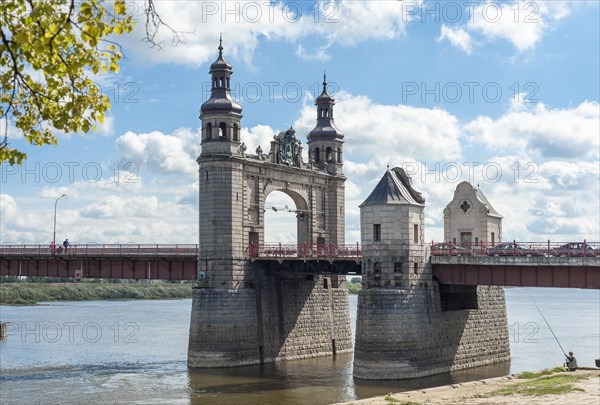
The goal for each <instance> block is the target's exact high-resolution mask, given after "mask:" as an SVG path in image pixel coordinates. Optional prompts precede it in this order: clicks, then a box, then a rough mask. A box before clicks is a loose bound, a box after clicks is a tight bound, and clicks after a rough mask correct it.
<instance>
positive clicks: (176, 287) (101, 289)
mask: <svg viewBox="0 0 600 405" xmlns="http://www.w3.org/2000/svg"><path fill="white" fill-rule="evenodd" d="M191 297H192V287H191V285H190V284H173V283H152V284H134V283H128V284H125V283H122V284H115V283H91V282H87V283H59V284H50V283H2V284H0V304H5V305H35V304H36V303H38V302H41V301H96V300H118V299H141V300H157V299H178V298H191Z"/></svg>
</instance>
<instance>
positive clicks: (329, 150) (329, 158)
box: [325, 148, 333, 162]
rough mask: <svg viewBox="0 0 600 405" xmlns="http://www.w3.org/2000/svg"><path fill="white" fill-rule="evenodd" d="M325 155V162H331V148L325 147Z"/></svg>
mask: <svg viewBox="0 0 600 405" xmlns="http://www.w3.org/2000/svg"><path fill="white" fill-rule="evenodd" d="M325 155H326V156H327V162H333V154H332V153H331V148H327V149H326V152H325Z"/></svg>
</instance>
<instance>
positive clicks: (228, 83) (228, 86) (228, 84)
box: [227, 77, 230, 88]
mask: <svg viewBox="0 0 600 405" xmlns="http://www.w3.org/2000/svg"><path fill="white" fill-rule="evenodd" d="M227 88H230V82H229V77H228V78H227Z"/></svg>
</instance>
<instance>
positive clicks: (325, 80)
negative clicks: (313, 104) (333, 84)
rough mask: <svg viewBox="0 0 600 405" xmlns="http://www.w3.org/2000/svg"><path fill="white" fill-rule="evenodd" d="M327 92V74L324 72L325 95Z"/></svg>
mask: <svg viewBox="0 0 600 405" xmlns="http://www.w3.org/2000/svg"><path fill="white" fill-rule="evenodd" d="M326 92H327V72H326V71H325V70H323V93H326Z"/></svg>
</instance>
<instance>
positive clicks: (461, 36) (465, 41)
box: [437, 24, 473, 54]
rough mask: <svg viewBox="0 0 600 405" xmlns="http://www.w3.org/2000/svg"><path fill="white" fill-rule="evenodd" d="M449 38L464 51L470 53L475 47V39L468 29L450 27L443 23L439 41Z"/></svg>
mask: <svg viewBox="0 0 600 405" xmlns="http://www.w3.org/2000/svg"><path fill="white" fill-rule="evenodd" d="M444 39H447V40H448V41H450V43H451V44H452V45H454V46H455V47H457V48H460V49H461V50H462V51H463V52H465V53H467V54H470V53H471V50H472V49H473V43H472V42H473V40H472V39H471V36H470V35H469V33H468V32H467V31H465V30H464V29H462V28H450V27H448V26H447V25H446V24H442V28H441V29H440V36H439V37H438V39H437V40H438V41H443V40H444Z"/></svg>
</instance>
